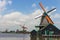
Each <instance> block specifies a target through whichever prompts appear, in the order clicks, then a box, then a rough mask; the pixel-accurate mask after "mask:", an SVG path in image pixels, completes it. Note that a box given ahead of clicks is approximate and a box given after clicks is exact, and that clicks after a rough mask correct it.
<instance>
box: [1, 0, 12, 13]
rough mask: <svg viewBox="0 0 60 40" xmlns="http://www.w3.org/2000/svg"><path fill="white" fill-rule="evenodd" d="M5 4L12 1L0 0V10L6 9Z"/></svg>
mask: <svg viewBox="0 0 60 40" xmlns="http://www.w3.org/2000/svg"><path fill="white" fill-rule="evenodd" d="M7 4H9V5H11V4H12V1H11V0H0V12H2V11H4V10H6V9H7V7H6V6H7Z"/></svg>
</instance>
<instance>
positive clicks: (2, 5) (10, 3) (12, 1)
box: [0, 0, 60, 31]
mask: <svg viewBox="0 0 60 40" xmlns="http://www.w3.org/2000/svg"><path fill="white" fill-rule="evenodd" d="M40 2H42V4H43V6H44V8H45V9H46V11H48V10H51V9H52V8H54V7H56V11H55V12H53V13H51V14H50V15H49V16H50V17H51V19H52V20H53V22H54V25H55V26H56V27H57V28H59V29H60V0H0V31H5V30H6V29H7V30H17V29H19V30H22V26H23V25H24V26H25V27H27V28H28V29H27V30H28V31H31V30H33V29H35V30H36V28H35V26H36V25H39V23H40V19H41V18H38V19H34V18H35V16H37V15H39V14H41V13H43V11H42V9H41V8H40V6H39V3H40ZM20 25H22V26H20Z"/></svg>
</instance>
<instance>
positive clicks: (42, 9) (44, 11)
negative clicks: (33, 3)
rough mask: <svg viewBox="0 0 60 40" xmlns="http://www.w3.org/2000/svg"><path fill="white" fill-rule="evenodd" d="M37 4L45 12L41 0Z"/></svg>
mask: <svg viewBox="0 0 60 40" xmlns="http://www.w3.org/2000/svg"><path fill="white" fill-rule="evenodd" d="M39 5H40V7H41V8H42V10H43V11H44V12H46V11H45V9H44V6H43V5H42V3H41V2H40V3H39Z"/></svg>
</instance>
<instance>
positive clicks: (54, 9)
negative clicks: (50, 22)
mask: <svg viewBox="0 0 60 40" xmlns="http://www.w3.org/2000/svg"><path fill="white" fill-rule="evenodd" d="M54 11H56V8H53V9H52V10H50V11H48V12H47V13H50V12H54Z"/></svg>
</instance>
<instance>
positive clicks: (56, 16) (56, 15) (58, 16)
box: [51, 13, 60, 19]
mask: <svg viewBox="0 0 60 40" xmlns="http://www.w3.org/2000/svg"><path fill="white" fill-rule="evenodd" d="M51 17H52V18H55V19H56V18H60V14H59V13H56V14H54V15H52V16H51Z"/></svg>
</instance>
